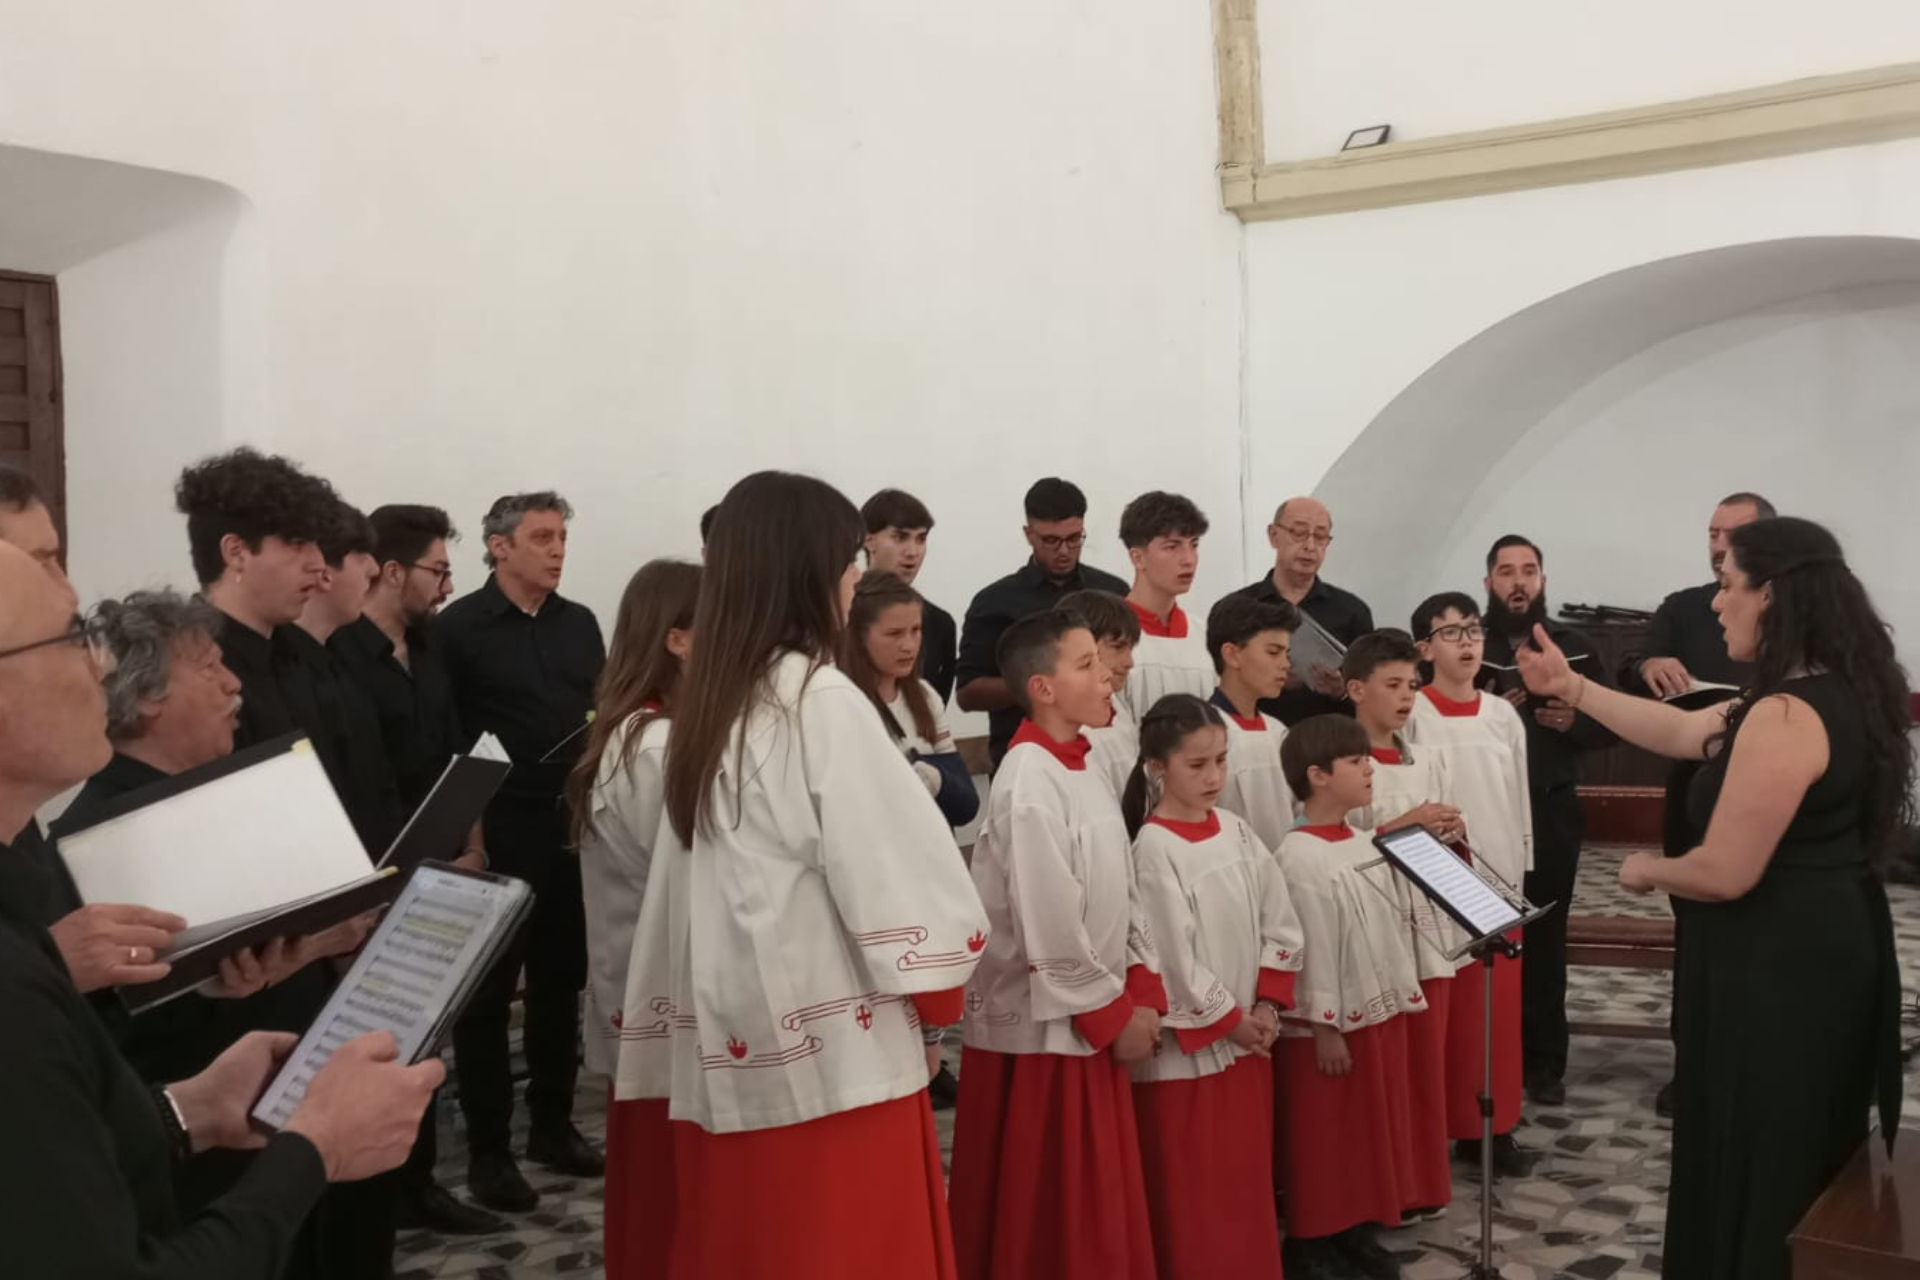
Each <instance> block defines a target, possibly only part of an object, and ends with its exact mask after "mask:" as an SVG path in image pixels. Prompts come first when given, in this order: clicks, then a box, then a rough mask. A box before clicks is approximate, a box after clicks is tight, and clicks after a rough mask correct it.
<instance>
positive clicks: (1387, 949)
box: [1276, 827, 1426, 1036]
mask: <svg viewBox="0 0 1920 1280" xmlns="http://www.w3.org/2000/svg"><path fill="white" fill-rule="evenodd" d="M1323 830H1325V829H1324V828H1317V827H1296V828H1295V829H1294V830H1293V831H1292V832H1291V833H1289V834H1288V836H1287V838H1286V839H1285V840H1282V841H1281V842H1280V848H1279V850H1278V852H1277V855H1276V856H1277V857H1278V859H1279V862H1280V871H1281V873H1282V874H1283V875H1284V876H1285V877H1286V880H1287V892H1288V894H1289V896H1290V897H1291V898H1292V900H1293V908H1294V910H1295V912H1297V913H1298V914H1299V917H1300V925H1301V928H1302V929H1303V930H1304V931H1305V933H1306V963H1305V964H1303V965H1302V966H1301V969H1300V980H1299V987H1298V998H1297V1000H1296V1002H1295V1004H1294V1007H1293V1009H1292V1010H1290V1011H1289V1012H1288V1013H1287V1014H1286V1016H1284V1017H1283V1018H1282V1019H1281V1021H1280V1034H1282V1035H1285V1036H1307V1035H1311V1034H1312V1033H1311V1032H1310V1031H1309V1030H1308V1024H1310V1023H1311V1024H1318V1025H1321V1026H1330V1027H1338V1028H1339V1029H1340V1030H1341V1032H1342V1033H1350V1032H1354V1031H1362V1030H1365V1029H1366V1028H1368V1027H1373V1026H1378V1025H1379V1024H1381V1023H1383V1022H1386V1021H1387V1020H1389V1019H1390V1018H1393V1017H1394V1016H1395V1015H1397V1014H1402V1013H1418V1012H1422V1011H1424V1009H1425V1008H1426V996H1425V995H1423V994H1422V993H1421V990H1420V976H1419V974H1418V973H1417V972H1416V971H1415V968H1414V961H1413V948H1412V947H1411V945H1410V944H1409V941H1408V938H1407V931H1406V927H1405V923H1404V917H1403V915H1402V913H1401V910H1400V907H1399V903H1398V901H1397V899H1396V897H1395V895H1394V891H1393V883H1392V872H1390V871H1389V870H1387V868H1385V867H1383V866H1374V867H1368V868H1367V869H1365V870H1362V869H1361V868H1362V867H1364V866H1366V864H1368V863H1373V862H1378V861H1379V858H1380V854H1379V851H1378V850H1376V849H1375V848H1374V847H1373V833H1372V832H1371V831H1350V833H1349V834H1348V835H1347V836H1346V837H1345V838H1343V839H1333V840H1329V839H1326V838H1324V837H1323V836H1322V835H1320V834H1317V832H1320V831H1323Z"/></svg>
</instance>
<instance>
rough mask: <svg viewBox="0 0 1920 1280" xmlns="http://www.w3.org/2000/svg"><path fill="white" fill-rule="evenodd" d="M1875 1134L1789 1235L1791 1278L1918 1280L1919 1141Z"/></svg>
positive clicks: (1919, 1263) (1919, 1244)
mask: <svg viewBox="0 0 1920 1280" xmlns="http://www.w3.org/2000/svg"><path fill="white" fill-rule="evenodd" d="M1905 1132H1906V1131H1905V1130H1902V1131H1901V1137H1900V1139H1899V1141H1897V1142H1895V1143H1894V1148H1893V1155H1892V1156H1891V1157H1889V1156H1888V1155H1887V1148H1886V1145H1885V1144H1884V1143H1882V1142H1881V1141H1880V1135H1879V1134H1877V1133H1876V1134H1872V1135H1870V1136H1869V1137H1868V1138H1867V1141H1866V1145H1865V1146H1863V1147H1861V1149H1860V1150H1859V1151H1858V1152H1856V1153H1855V1154H1854V1157H1853V1159H1851V1160H1849V1161H1848V1162H1847V1164H1846V1167H1844V1168H1843V1169H1841V1170H1840V1174H1839V1176H1838V1177H1836V1178H1835V1179H1834V1180H1833V1182H1832V1184H1831V1185H1830V1186H1828V1187H1827V1189H1826V1190H1825V1191H1823V1192H1821V1194H1820V1198H1819V1199H1818V1200H1816V1201H1814V1202H1813V1207H1812V1208H1811V1209H1809V1210H1807V1214H1806V1216H1805V1217H1804V1218H1802V1219H1800V1225H1799V1226H1797V1227H1795V1228H1794V1230H1793V1234H1792V1235H1790V1236H1788V1237H1787V1246H1788V1248H1789V1249H1790V1250H1791V1251H1792V1253H1793V1280H1920V1137H1914V1138H1909V1137H1906V1136H1905Z"/></svg>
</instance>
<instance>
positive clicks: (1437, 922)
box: [1347, 734, 1473, 981]
mask: <svg viewBox="0 0 1920 1280" xmlns="http://www.w3.org/2000/svg"><path fill="white" fill-rule="evenodd" d="M1394 746H1395V748H1396V749H1397V751H1398V753H1399V756H1400V759H1399V761H1398V762H1397V763H1387V762H1386V761H1383V760H1382V759H1381V758H1380V754H1379V753H1378V752H1375V754H1374V758H1373V803H1372V804H1371V805H1369V806H1367V807H1366V808H1363V809H1355V810H1354V811H1353V812H1352V813H1350V814H1348V815H1347V822H1348V824H1349V825H1351V826H1355V827H1365V828H1369V829H1372V830H1378V829H1380V828H1381V827H1382V826H1384V825H1385V824H1386V823H1389V822H1392V821H1393V820H1394V819H1396V818H1401V817H1404V816H1406V815H1407V814H1408V813H1410V812H1412V811H1413V810H1415V809H1418V808H1419V807H1420V806H1421V805H1423V804H1448V805H1454V806H1455V807H1456V808H1457V807H1459V802H1458V801H1456V800H1455V799H1454V796H1453V783H1452V775H1451V774H1449V773H1448V772H1447V758H1446V756H1445V755H1443V754H1441V753H1440V752H1439V751H1438V750H1436V749H1434V748H1431V747H1422V748H1419V749H1418V750H1416V749H1415V748H1414V746H1413V744H1412V743H1410V742H1408V741H1406V740H1405V739H1404V738H1403V737H1401V736H1400V735H1398V734H1396V735H1395V736H1394ZM1467 842H1468V843H1469V844H1471V843H1472V842H1473V828H1472V827H1468V828H1467ZM1393 882H1394V888H1395V891H1396V892H1397V893H1399V894H1400V897H1401V900H1402V907H1403V909H1404V910H1405V912H1406V918H1407V929H1408V933H1409V936H1410V937H1411V938H1412V939H1413V948H1414V963H1415V965H1416V966H1417V967H1418V969H1419V972H1420V977H1421V979H1422V980H1423V981H1424V980H1425V979H1428V978H1451V977H1452V976H1453V975H1454V974H1455V973H1456V972H1457V971H1458V970H1460V969H1463V968H1465V967H1466V966H1468V965H1470V964H1472V963H1473V957H1472V956H1470V955H1463V956H1461V957H1460V958H1459V959H1458V960H1449V959H1447V953H1448V952H1450V951H1453V950H1454V949H1456V948H1458V947H1459V946H1461V945H1462V944H1464V943H1465V942H1466V941H1467V934H1466V931H1465V930H1463V929H1462V928H1461V927H1460V926H1459V925H1457V924H1455V923H1454V921H1453V917H1452V916H1449V915H1448V914H1447V913H1446V912H1444V911H1441V910H1439V909H1438V908H1436V907H1435V906H1434V905H1433V899H1431V898H1429V897H1428V896H1427V895H1426V894H1425V892H1423V891H1422V890H1420V889H1419V888H1417V887H1415V886H1414V884H1413V883H1412V882H1411V881H1409V880H1408V879H1407V878H1406V877H1405V876H1403V875H1401V874H1400V873H1399V872H1397V871H1396V872H1394V874H1393Z"/></svg>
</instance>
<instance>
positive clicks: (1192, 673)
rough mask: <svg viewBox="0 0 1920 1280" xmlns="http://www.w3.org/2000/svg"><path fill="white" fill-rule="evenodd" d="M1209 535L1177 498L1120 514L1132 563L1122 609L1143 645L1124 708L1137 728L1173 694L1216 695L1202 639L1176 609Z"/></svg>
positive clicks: (1149, 499) (1153, 499)
mask: <svg viewBox="0 0 1920 1280" xmlns="http://www.w3.org/2000/svg"><path fill="white" fill-rule="evenodd" d="M1206 532H1207V517H1206V515H1205V514H1204V513H1203V512H1202V511H1201V510H1200V508H1198V507H1196V506H1194V505H1193V503H1192V501H1190V500H1189V499H1187V498H1183V497H1181V496H1180V495H1179V494H1177V493H1161V492H1159V491H1158V490H1156V491H1154V492H1152V493H1143V494H1141V495H1140V496H1139V497H1137V498H1135V499H1134V500H1133V501H1132V502H1129V503H1128V504H1127V507H1126V510H1124V511H1122V512H1121V513H1120V541H1121V542H1122V543H1123V544H1125V546H1126V548H1127V557H1128V559H1130V560H1132V561H1133V589H1132V590H1131V591H1129V592H1128V593H1127V603H1128V605H1130V606H1132V608H1133V612H1134V614H1135V616H1136V617H1138V618H1139V619H1140V642H1139V644H1137V645H1135V646H1134V651H1133V671H1132V673H1131V674H1130V675H1129V676H1128V677H1127V682H1126V684H1125V686H1123V687H1124V688H1125V690H1126V693H1125V696H1124V697H1123V698H1122V699H1121V701H1123V702H1125V703H1126V704H1127V707H1128V709H1129V710H1131V711H1132V713H1133V718H1134V720H1135V721H1136V722H1137V721H1138V720H1139V719H1140V717H1141V716H1142V715H1144V714H1145V713H1146V710H1147V708H1149V707H1151V706H1152V705H1153V704H1154V703H1156V702H1158V701H1159V700H1160V699H1162V698H1164V697H1166V696H1167V695H1168V694H1170V693H1190V694H1193V695H1194V696H1195V697H1197V698H1205V697H1206V696H1207V694H1209V693H1210V692H1212V690H1213V664H1212V662H1211V661H1210V660H1209V659H1208V657H1207V645H1206V637H1205V636H1204V635H1202V634H1201V632H1200V629H1199V628H1198V627H1197V626H1195V625H1194V624H1193V621H1192V620H1191V619H1190V618H1189V617H1188V616H1187V614H1186V611H1185V610H1183V609H1181V607H1180V603H1179V602H1180V597H1181V596H1183V595H1185V594H1186V593H1187V592H1188V591H1189V590H1190V589H1191V588H1192V586H1193V576H1194V574H1195V573H1196V572H1197V571H1198V570H1199V568H1200V539H1201V537H1202V536H1204V535H1205V534H1206Z"/></svg>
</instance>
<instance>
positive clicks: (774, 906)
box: [624, 472, 987, 1280]
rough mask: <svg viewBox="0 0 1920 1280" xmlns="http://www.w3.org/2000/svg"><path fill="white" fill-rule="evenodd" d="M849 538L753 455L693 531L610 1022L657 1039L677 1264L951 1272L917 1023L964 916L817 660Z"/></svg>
mask: <svg viewBox="0 0 1920 1280" xmlns="http://www.w3.org/2000/svg"><path fill="white" fill-rule="evenodd" d="M862 536H863V529H862V523H861V520H860V516H859V513H858V512H857V511H856V510H855V509H854V507H853V504H852V503H850V502H848V501H847V500H846V499H845V498H844V497H843V496H841V495H840V494H839V493H837V492H836V491H834V490H833V489H832V488H831V487H830V486H828V485H826V484H824V483H823V482H821V481H818V480H815V479H812V478H811V477H806V476H797V475H789V474H784V473H779V472H761V473H758V474H756V475H752V476H749V477H747V478H746V479H744V480H742V481H740V482H739V483H738V484H736V485H735V486H734V487H733V489H732V490H731V491H730V492H729V493H728V494H727V497H726V499H725V500H724V501H723V502H722V503H721V506H720V511H719V514H718V516H717V517H716V518H715V520H714V526H713V536H712V538H711V540H710V541H709V542H708V544H707V559H706V566H705V570H704V579H703V582H702V586H701V592H700V603H699V607H698V608H697V610H696V611H695V615H694V627H695V631H696V633H697V634H698V635H699V636H700V637H701V642H700V651H699V654H698V657H697V659H696V660H695V661H693V662H691V663H690V664H689V665H688V669H687V672H686V674H685V676H684V678H683V679H682V681H681V685H680V688H679V690H678V691H677V692H676V695H675V699H674V722H673V734H672V737H671V739H670V740H669V742H668V745H667V754H666V761H665V767H664V791H665V810H666V820H665V822H664V823H663V825H662V828H661V831H660V835H659V839H658V842H657V844H656V847H655V850H654V856H653V866H652V870H651V875H650V878H649V881H648V886H647V894H646V898H645V900H644V902H643V904H642V909H643V914H644V915H645V917H646V918H645V920H644V921H643V926H642V927H643V929H644V930H646V937H645V938H644V939H643V942H642V944H641V945H638V946H636V947H635V948H634V959H635V971H634V973H633V974H632V979H631V980H630V982H629V985H628V992H629V994H628V1006H629V1011H630V1016H629V1018H628V1024H627V1026H626V1027H625V1028H624V1030H625V1031H627V1032H632V1033H634V1034H636V1035H638V1034H641V1033H642V1032H645V1033H646V1034H649V1035H656V1036H657V1037H658V1038H660V1039H664V1040H665V1041H666V1042H667V1052H668V1055H669V1058H670V1062H669V1068H668V1077H667V1078H668V1081H669V1089H670V1094H669V1097H670V1114H671V1129H672V1135H673V1140H674V1162H675V1169H674V1177H675V1193H676V1196H677V1199H676V1204H675V1211H674V1214H673V1224H672V1231H671V1240H670V1242H669V1243H668V1246H667V1248H666V1250H665V1256H666V1257H667V1268H666V1272H667V1274H668V1275H671V1276H673V1277H674V1280H723V1278H724V1280H736V1278H737V1277H740V1276H759V1275H781V1276H785V1277H798V1278H800V1280H815V1278H817V1280H827V1278H828V1277H832V1278H833V1280H848V1278H853V1280H945V1277H949V1276H951V1275H952V1271H953V1243H952V1234H951V1230H950V1226H949V1223H948V1219H947V1214H946V1209H945V1205H944V1203H943V1198H942V1194H941V1191H942V1176H941V1167H940V1151H939V1143H938V1139H937V1136H936V1133H935V1130H934V1125H933V1112H932V1111H931V1109H930V1108H929V1106H928V1103H927V1092H926V1090H927V1060H926V1054H925V1052H924V1050H923V1048H922V1044H921V1036H920V1028H921V1026H922V1024H923V1023H925V1022H935V1023H941V1022H947V1021H952V1020H955V1019H957V1017H958V1015H959V1012H960V1006H961V1003H962V990H963V987H964V984H965V982H966V979H967V978H968V976H970V975H971V973H972V972H973V968H974V966H975V965H976V964H977V963H978V962H979V957H980V954H981V952H982V951H983V950H984V949H985V947H986V945H987V934H986V927H987V926H986V913H985V912H984V911H983V910H982V909H981V906H980V901H979V896H978V895H977V894H976V893H975V892H974V890H973V887H972V885H971V884H970V883H969V881H968V879H967V873H966V868H965V867H964V866H963V865H962V863H961V860H960V859H959V858H957V857H956V856H955V854H954V845H953V835H952V831H951V829H950V828H949V827H948V826H947V823H946V821H945V819H944V818H942V817H941V815H940V811H939V809H938V808H937V807H936V806H935V805H934V802H933V800H932V799H931V798H930V797H929V796H928V794H927V789H926V787H925V786H924V785H923V784H922V783H921V782H920V780H919V779H918V778H917V777H915V776H914V771H913V768H912V766H911V765H909V764H908V762H907V760H906V758H905V757H904V756H903V755H901V753H900V751H899V750H898V749H897V748H896V747H895V746H894V744H893V742H892V741H891V740H890V738H889V737H888V734H887V732H886V730H885V729H884V728H883V727H882V726H881V724H880V721H879V719H878V717H877V716H876V715H875V714H874V709H873V705H872V703H871V702H870V701H869V700H868V699H867V697H866V695H865V694H863V693H862V692H861V691H860V690H859V689H858V688H857V687H856V686H855V685H854V684H853V683H852V681H850V680H848V679H847V677H846V676H845V675H843V674H842V673H841V672H839V671H838V670H836V669H835V668H834V667H833V666H832V664H831V659H832V656H833V654H834V652H835V651H836V648H837V646H838V643H839V640H840V633H841V630H842V627H843V626H844V621H845V618H846V613H847V608H848V605H849V603H850V600H851V597H852V593H853V587H854V583H855V581H856V579H857V577H858V569H857V565H856V564H855V561H854V556H855V554H856V552H857V550H858V548H859V546H860V544H861V538H862ZM655 937H658V938H660V939H663V941H662V942H661V943H660V944H659V946H658V949H657V950H656V949H655V947H654V945H653V939H654V938H655ZM642 1017H643V1018H644V1022H645V1025H644V1027H642V1026H640V1025H636V1024H637V1023H639V1022H640V1021H641V1020H642ZM741 1206H751V1208H752V1223H751V1228H750V1229H745V1230H743V1229H742V1224H741V1220H740V1216H739V1211H740V1207H741ZM876 1223H884V1224H885V1229H884V1230H876V1227H875V1224H876Z"/></svg>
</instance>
